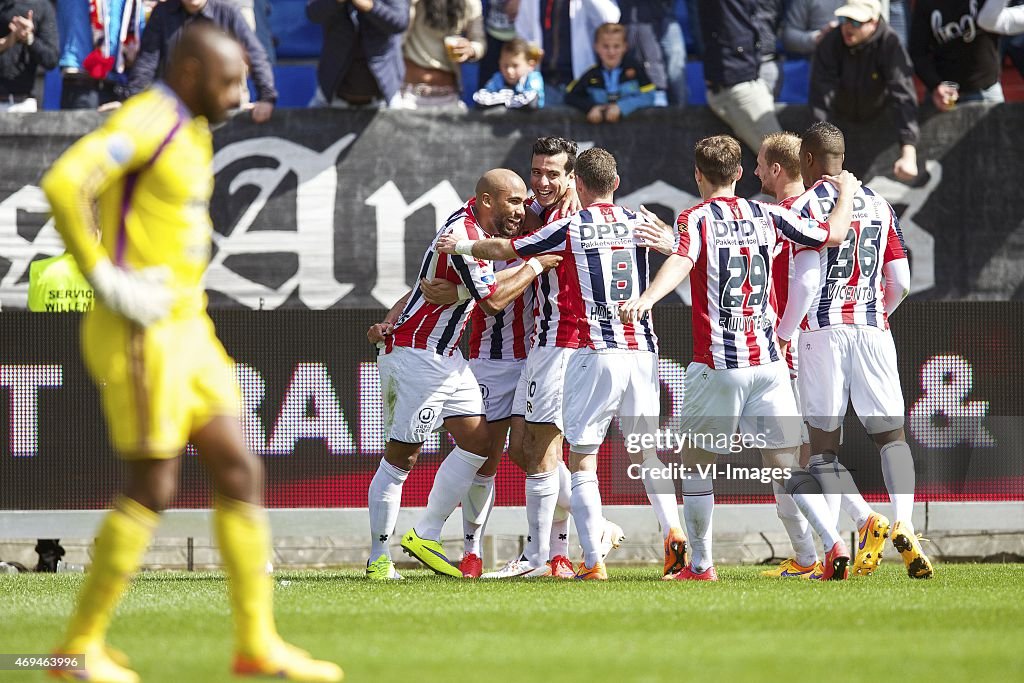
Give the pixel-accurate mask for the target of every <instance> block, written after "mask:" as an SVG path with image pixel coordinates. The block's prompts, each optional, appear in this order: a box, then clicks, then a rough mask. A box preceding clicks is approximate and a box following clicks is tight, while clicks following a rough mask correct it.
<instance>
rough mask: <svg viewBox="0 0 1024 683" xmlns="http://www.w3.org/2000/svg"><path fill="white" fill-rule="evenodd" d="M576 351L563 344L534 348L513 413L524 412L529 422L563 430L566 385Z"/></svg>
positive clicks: (517, 389)
mask: <svg viewBox="0 0 1024 683" xmlns="http://www.w3.org/2000/svg"><path fill="white" fill-rule="evenodd" d="M573 351H575V349H564V348H562V347H560V346H534V347H533V348H532V349H530V353H528V354H527V356H526V367H525V368H523V374H522V376H521V377H520V379H519V386H517V387H516V396H515V400H514V401H513V403H512V414H513V415H522V416H523V417H525V418H526V421H527V422H539V423H547V424H553V425H555V426H556V427H558V430H559V431H562V385H563V383H564V382H565V368H566V366H567V365H568V364H569V357H570V356H572V352H573Z"/></svg>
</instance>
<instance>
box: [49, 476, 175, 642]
mask: <svg viewBox="0 0 1024 683" xmlns="http://www.w3.org/2000/svg"><path fill="white" fill-rule="evenodd" d="M159 521H160V515H158V514H157V513H156V512H153V511H152V510H150V509H149V508H147V507H145V506H144V505H141V504H140V503H138V502H136V501H135V500H132V499H131V498H127V497H125V496H120V497H119V498H118V499H117V501H116V502H115V503H114V509H112V510H111V511H110V512H109V513H108V514H107V516H106V517H105V518H104V520H103V524H102V525H101V526H100V530H99V533H98V534H97V536H96V544H95V546H94V555H93V561H92V567H90V569H89V573H88V575H87V576H86V579H85V584H84V585H83V586H82V592H81V593H80V594H79V596H78V605H77V607H76V608H75V613H74V616H72V618H71V625H70V626H69V627H68V636H67V643H72V642H83V641H84V642H89V643H101V642H103V640H104V638H105V637H106V632H107V627H108V626H109V625H110V618H111V616H112V615H113V613H114V608H115V607H117V603H118V602H120V600H121V595H122V594H123V593H124V589H125V587H126V586H127V585H128V581H129V579H131V577H132V575H133V574H135V572H136V570H138V568H139V564H140V563H141V562H142V556H143V554H144V553H145V552H146V548H147V547H149V541H150V539H151V538H152V537H153V531H154V529H156V525H157V523H158V522H159Z"/></svg>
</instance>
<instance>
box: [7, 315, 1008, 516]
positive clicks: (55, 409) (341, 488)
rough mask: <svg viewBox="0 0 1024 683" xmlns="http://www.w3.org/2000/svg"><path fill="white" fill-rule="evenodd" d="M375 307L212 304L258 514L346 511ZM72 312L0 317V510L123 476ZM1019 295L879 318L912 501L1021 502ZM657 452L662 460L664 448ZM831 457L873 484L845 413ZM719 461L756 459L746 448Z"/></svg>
mask: <svg viewBox="0 0 1024 683" xmlns="http://www.w3.org/2000/svg"><path fill="white" fill-rule="evenodd" d="M380 316H381V311H379V310H335V311H296V310H282V311H267V312H253V311H237V310H230V311H215V312H214V314H213V317H214V320H215V322H216V324H217V331H218V335H219V336H220V338H221V339H222V340H223V341H224V344H225V346H226V348H227V349H228V351H229V353H231V354H232V356H233V357H234V358H235V359H236V361H237V362H238V363H239V366H238V367H239V379H240V382H241V385H242V393H243V401H244V409H243V415H244V421H245V425H246V428H247V435H248V438H249V441H250V444H251V445H252V447H253V449H254V450H255V451H257V452H258V453H260V455H261V456H262V457H263V461H264V463H265V465H266V467H267V472H268V478H267V501H268V505H270V506H272V507H361V506H364V505H365V504H366V490H367V487H368V485H369V481H370V478H371V477H372V476H373V473H374V471H375V470H376V467H377V463H378V461H379V459H380V456H381V452H382V449H383V446H384V433H383V425H382V421H381V400H380V388H379V384H378V381H377V375H376V364H375V356H374V350H373V348H372V347H371V346H369V345H368V344H367V343H366V338H365V330H366V328H367V327H368V326H369V325H370V324H371V323H372V322H374V321H376V320H378V319H379V317H380ZM78 322H79V317H78V315H77V314H63V315H41V314H28V313H22V312H9V311H8V312H4V313H3V314H0V349H2V350H0V389H2V390H3V391H0V399H2V401H0V406H2V408H3V410H4V411H5V414H4V416H3V418H2V419H0V445H2V449H0V482H3V486H2V487H0V509H23V510H39V509H43V510H46V509H55V510H60V509H94V508H102V507H105V506H106V505H107V504H108V503H109V502H110V500H111V499H112V497H113V495H114V494H115V492H116V490H117V487H118V485H119V483H120V481H121V475H122V472H121V471H120V469H119V465H118V462H117V460H116V458H115V457H114V455H113V452H112V451H111V448H110V446H109V445H108V443H107V439H106V432H105V428H104V427H103V424H102V417H101V413H100V407H99V404H98V400H99V399H98V394H97V392H96V390H95V388H94V387H93V385H92V383H91V382H90V381H89V379H88V377H87V376H86V372H85V369H84V367H83V365H82V362H81V360H80V357H79V352H78V335H77V329H78ZM656 328H657V331H658V334H659V336H660V338H661V347H662V354H661V366H660V369H661V380H662V405H663V409H662V413H663V415H664V416H666V419H668V418H667V416H670V415H678V414H679V407H680V405H681V402H682V395H683V391H684V390H685V387H684V385H683V370H684V368H685V365H686V363H688V362H689V358H690V354H691V336H690V335H691V327H690V312H689V309H687V308H684V307H681V306H667V307H664V308H662V309H661V310H660V311H659V312H658V314H657V316H656ZM1022 328H1024V304H1018V303H969V304H968V303H919V304H915V303H907V304H904V305H903V306H902V307H901V308H900V310H899V311H898V312H897V314H896V316H895V317H894V320H893V333H894V335H895V338H896V340H897V347H898V350H899V361H900V376H901V379H902V383H903V391H904V395H905V397H906V402H907V413H908V417H907V433H908V441H909V443H910V446H911V449H912V451H913V454H914V458H915V461H916V464H917V492H918V496H919V499H922V500H1022V499H1024V446H1022V444H1024V438H1022V437H1024V423H1022V421H1021V419H1020V418H1019V417H1018V416H1020V415H1021V414H1022V413H1021V410H1022V408H1024V391H1022V389H1021V378H1024V336H1022V335H1020V334H1019V330H1020V329H1022ZM447 449H448V444H447V441H446V439H443V438H442V436H441V435H434V436H433V437H432V438H431V440H430V441H428V442H427V445H426V448H425V455H424V457H423V458H422V459H421V461H420V464H419V465H418V467H417V469H416V470H415V471H414V473H413V475H412V476H411V477H410V479H409V482H408V483H407V484H406V487H405V492H404V497H403V502H404V504H406V505H422V504H424V503H425V502H426V495H427V491H428V490H429V487H430V483H431V481H432V478H433V477H432V474H433V471H434V470H435V469H436V467H437V464H438V463H439V462H440V459H441V454H442V453H444V452H445V451H446V450H447ZM663 457H665V459H666V460H667V461H669V460H671V457H670V456H668V455H667V454H663ZM183 460H184V466H183V474H182V485H181V492H180V494H179V496H178V498H177V500H176V501H175V506H176V507H204V506H206V505H208V502H209V497H208V487H207V482H206V479H205V476H204V474H203V472H202V469H201V467H200V466H199V463H198V458H196V457H195V456H194V454H187V455H185V456H184V459H183ZM843 460H844V462H845V463H846V465H847V467H848V468H849V469H850V470H851V471H852V472H853V474H854V478H855V479H856V481H857V483H858V484H859V485H860V486H861V488H862V490H864V491H865V492H867V493H868V494H870V495H872V496H875V497H877V496H880V495H882V494H883V493H884V483H883V481H882V475H881V472H880V469H879V465H878V454H877V451H876V450H875V447H874V446H873V445H872V443H871V442H870V441H869V440H868V439H867V437H866V436H865V435H864V432H863V429H862V428H861V427H860V425H859V423H858V422H857V420H856V418H855V417H854V416H852V413H851V416H850V418H849V419H848V420H847V424H846V441H845V443H844V447H843ZM600 462H601V464H600V470H599V476H600V481H601V489H602V498H603V500H604V502H605V503H608V504H644V503H645V502H646V497H645V495H644V491H643V487H642V484H641V483H640V482H638V481H635V480H633V479H630V477H629V476H628V472H627V466H628V464H629V459H628V456H627V454H626V451H625V447H624V444H623V441H622V438H621V436H620V435H618V434H617V433H612V434H611V435H610V436H609V439H608V441H607V443H606V446H605V447H604V449H603V450H602V451H601V455H600ZM730 462H731V463H733V464H736V465H741V466H758V465H760V461H759V459H758V458H757V456H756V455H755V454H753V453H745V454H743V455H741V456H739V457H737V458H736V459H733V460H730ZM497 491H498V493H497V495H498V504H500V505H510V504H522V502H523V479H522V474H521V473H519V472H518V471H517V470H516V469H515V467H514V466H512V465H511V464H509V463H503V465H502V467H501V470H500V472H499V476H498V485H497ZM716 493H717V495H718V498H719V500H721V501H723V502H730V501H731V502H743V501H763V502H768V501H770V500H771V498H770V488H769V487H768V486H766V485H765V484H763V483H761V482H758V481H723V482H720V483H716Z"/></svg>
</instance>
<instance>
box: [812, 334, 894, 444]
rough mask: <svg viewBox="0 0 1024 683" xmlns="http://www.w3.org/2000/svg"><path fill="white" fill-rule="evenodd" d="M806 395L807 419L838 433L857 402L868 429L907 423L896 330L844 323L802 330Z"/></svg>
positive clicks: (874, 430) (874, 431)
mask: <svg viewBox="0 0 1024 683" xmlns="http://www.w3.org/2000/svg"><path fill="white" fill-rule="evenodd" d="M799 382H800V398H801V400H802V401H803V404H802V406H801V408H802V409H803V414H804V419H805V420H806V421H807V423H808V424H809V425H810V426H812V427H814V428H815V429H821V430H823V431H826V432H834V431H835V430H836V429H838V428H839V426H840V425H842V424H843V419H844V418H845V417H846V408H847V406H848V404H849V403H850V402H851V400H852V402H853V409H854V410H856V411H857V416H858V417H860V421H861V424H863V425H864V429H866V430H867V432H868V434H878V433H880V432H888V431H891V430H893V429H901V428H902V427H903V412H904V403H903V389H902V388H901V387H900V374H899V370H898V369H897V367H896V344H895V343H894V342H893V340H892V333H891V332H889V331H888V330H880V329H878V328H877V327H869V326H866V325H864V326H854V325H844V326H842V327H826V328H824V329H821V330H811V331H804V332H803V333H801V335H800V377H799Z"/></svg>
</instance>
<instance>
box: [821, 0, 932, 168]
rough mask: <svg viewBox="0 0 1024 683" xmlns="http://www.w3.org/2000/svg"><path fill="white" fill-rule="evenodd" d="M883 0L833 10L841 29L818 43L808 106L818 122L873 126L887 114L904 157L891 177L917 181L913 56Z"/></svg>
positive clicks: (857, 0)
mask: <svg viewBox="0 0 1024 683" xmlns="http://www.w3.org/2000/svg"><path fill="white" fill-rule="evenodd" d="M881 12H882V8H881V4H880V3H879V0H848V2H846V4H844V5H842V6H841V7H839V9H837V10H836V11H835V15H836V17H837V18H838V20H839V30H837V31H829V32H828V33H827V34H826V35H825V36H824V37H823V38H822V39H821V42H819V43H818V46H817V48H816V49H815V51H814V59H813V60H812V62H811V91H810V97H809V102H810V105H811V109H812V111H813V112H814V116H815V118H817V119H819V120H822V121H824V120H826V119H828V120H831V121H834V122H842V121H850V122H857V123H869V122H873V121H876V120H879V118H880V117H882V116H883V115H884V114H885V112H886V111H888V112H889V113H890V115H891V117H892V119H893V121H894V123H895V124H896V128H897V131H898V135H899V141H900V156H899V158H898V159H897V160H896V163H895V164H894V165H893V174H894V175H895V176H896V177H897V178H899V179H900V180H904V181H909V180H913V179H914V178H916V177H917V140H918V137H919V135H920V130H919V129H918V125H917V93H916V92H915V90H914V69H913V66H911V63H910V57H909V56H908V55H907V52H906V50H904V49H903V45H902V44H901V43H900V40H899V37H898V36H897V35H896V32H895V31H893V29H892V28H891V27H890V26H889V24H888V23H886V21H885V20H884V19H882V18H881Z"/></svg>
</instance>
